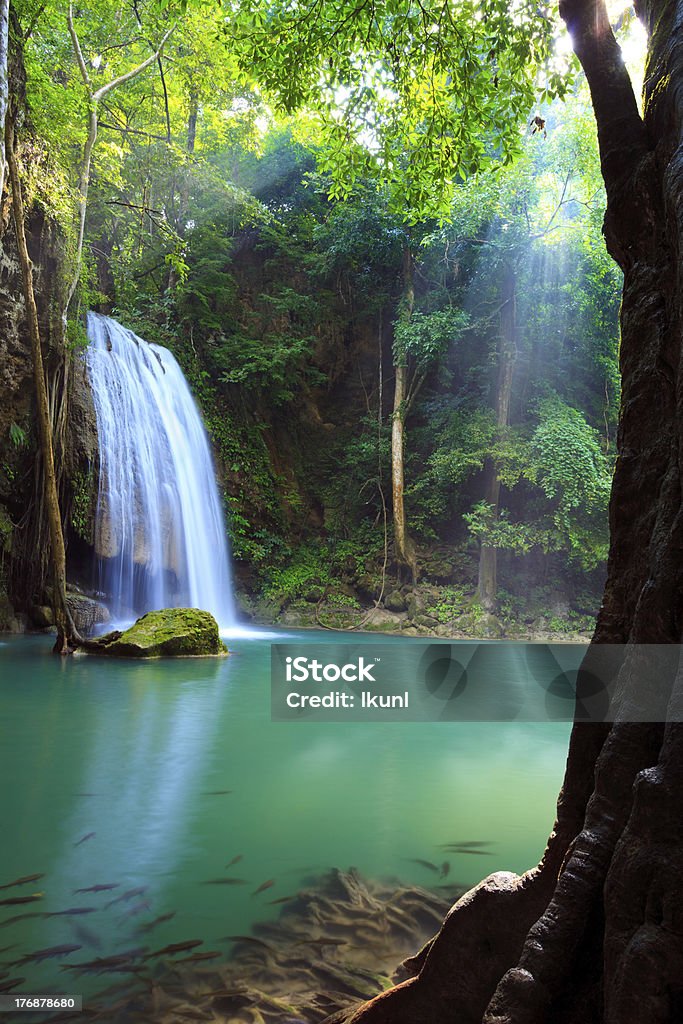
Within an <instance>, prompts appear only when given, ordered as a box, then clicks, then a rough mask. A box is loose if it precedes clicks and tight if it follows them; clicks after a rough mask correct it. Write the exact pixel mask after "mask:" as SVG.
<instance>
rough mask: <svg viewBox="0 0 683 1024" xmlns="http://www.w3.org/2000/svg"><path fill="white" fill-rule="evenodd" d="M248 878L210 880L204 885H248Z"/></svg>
mask: <svg viewBox="0 0 683 1024" xmlns="http://www.w3.org/2000/svg"><path fill="white" fill-rule="evenodd" d="M248 884H249V883H248V882H247V880H246V878H208V879H207V880H206V881H205V882H202V885H248Z"/></svg>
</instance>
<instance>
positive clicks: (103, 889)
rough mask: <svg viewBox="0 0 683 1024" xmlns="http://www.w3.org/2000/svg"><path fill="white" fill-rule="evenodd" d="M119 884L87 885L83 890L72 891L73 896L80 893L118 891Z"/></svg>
mask: <svg viewBox="0 0 683 1024" xmlns="http://www.w3.org/2000/svg"><path fill="white" fill-rule="evenodd" d="M120 885H121V883H120V882H106V883H104V884H102V885H88V886H87V887H86V888H85V889H74V890H73V894H74V896H77V895H78V893H81V892H109V891H110V890H111V889H118V888H119V886H120Z"/></svg>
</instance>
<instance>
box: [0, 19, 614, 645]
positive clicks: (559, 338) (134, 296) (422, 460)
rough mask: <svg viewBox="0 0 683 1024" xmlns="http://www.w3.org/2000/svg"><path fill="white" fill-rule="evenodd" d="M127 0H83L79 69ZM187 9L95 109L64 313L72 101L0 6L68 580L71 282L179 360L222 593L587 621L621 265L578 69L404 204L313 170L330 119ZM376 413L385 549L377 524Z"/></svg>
mask: <svg viewBox="0 0 683 1024" xmlns="http://www.w3.org/2000/svg"><path fill="white" fill-rule="evenodd" d="M155 11H156V9H155V8H151V9H149V10H147V9H145V8H144V6H143V5H140V6H135V5H133V7H132V8H131V9H130V10H129V11H128V13H127V15H126V17H127V20H125V19H124V21H123V22H121V21H116V22H114V21H113V20H112V19H113V18H114V14H113V12H112V10H111V9H110V8H109V6H108V5H104V4H103V5H101V7H100V8H98V9H95V8H93V9H89V11H88V12H86V11H82V12H80V15H79V18H80V20H78V21H77V30H78V32H79V33H80V38H81V43H82V45H83V47H84V52H85V53H86V54H87V55H88V61H89V65H90V69H91V74H92V75H93V78H95V77H96V76H102V77H103V78H104V79H105V80H106V79H107V78H111V77H112V76H114V75H116V74H120V73H121V72H122V71H125V70H126V69H127V68H128V67H130V66H133V65H135V64H136V62H137V63H139V61H140V59H142V58H143V57H146V56H147V55H148V54H149V53H150V52H151V50H152V49H153V48H152V44H151V41H150V40H151V39H152V38H157V39H158V37H159V33H160V31H161V29H160V28H159V23H158V22H159V15H158V13H155ZM207 17H208V15H207V11H203V12H196V13H195V14H194V15H192V14H188V15H187V17H186V20H185V22H184V24H183V30H182V33H178V34H177V36H176V37H173V36H172V37H171V39H170V40H169V42H168V43H167V44H166V45H165V48H164V51H163V58H159V59H158V60H157V62H156V64H153V65H152V66H151V67H150V69H149V70H147V71H146V72H145V73H144V74H141V75H139V76H138V77H136V78H135V79H133V80H132V81H131V82H129V83H127V84H125V85H124V86H122V87H120V88H119V89H116V90H115V91H113V92H112V93H111V94H109V96H108V97H107V99H106V104H104V106H103V107H102V109H101V110H100V111H99V121H100V123H99V134H98V138H97V142H96V145H95V147H94V149H93V164H92V171H91V178H90V183H89V185H90V188H89V196H88V211H87V220H86V236H85V246H84V256H85V260H84V267H83V271H82V273H81V277H80V282H79V288H78V291H77V293H76V300H75V302H73V303H72V304H71V306H70V308H69V316H68V322H67V330H66V335H65V337H61V336H60V335H61V332H60V325H59V323H58V322H57V318H56V316H55V310H56V308H57V307H58V306H59V302H58V301H57V300H56V299H55V297H54V296H55V294H56V293H57V292H59V288H60V287H61V288H62V290H64V289H65V288H66V287H67V286H66V285H65V284H64V283H63V282H62V284H61V285H60V283H59V282H60V280H61V279H64V280H66V279H68V278H69V268H70V266H71V264H72V263H73V260H74V252H75V247H76V242H77V238H76V231H75V227H74V223H73V207H74V182H75V171H76V169H77V168H78V166H80V162H81V159H82V147H83V146H84V145H85V144H86V140H87V117H86V116H85V113H86V107H87V104H86V103H85V102H84V97H83V93H82V88H80V83H79V80H78V74H77V68H76V66H75V59H74V53H73V49H72V43H71V40H70V38H69V34H68V32H67V30H66V25H65V21H64V18H63V16H62V15H61V13H60V12H57V11H51V10H50V9H49V8H47V9H46V8H45V7H44V6H43V7H37V6H36V7H35V9H34V7H33V6H32V5H31V4H30V3H27V4H20V5H19V6H18V7H17V17H16V18H15V20H14V22H13V27H12V33H13V39H14V46H15V54H16V57H15V62H16V66H17V68H19V65H20V64H21V63H22V61H23V63H24V64H25V66H26V80H25V82H24V81H23V74H22V72H21V70H16V71H15V73H16V74H18V76H19V78H21V79H22V82H21V85H20V88H19V91H20V92H22V93H25V131H24V142H23V154H22V155H23V158H24V160H23V162H24V166H25V169H26V175H27V178H26V183H27V189H28V194H29V199H30V207H31V211H32V213H31V239H32V244H33V248H34V262H35V263H36V264H37V265H38V266H39V267H40V268H42V269H43V272H44V273H45V281H46V282H47V281H48V280H49V281H50V282H51V283H50V287H49V288H48V287H46V288H44V289H43V293H42V297H43V309H42V313H43V319H44V321H45V328H46V329H45V333H46V336H47V337H48V338H50V337H52V338H53V339H54V351H53V370H55V371H56V372H55V376H54V380H55V381H56V383H55V384H54V389H55V394H54V395H53V397H54V405H55V408H57V407H59V406H60V396H59V394H58V392H60V390H63V391H64V394H65V395H68V402H69V403H70V404H69V413H68V415H67V413H66V412H65V413H64V416H63V423H62V430H61V433H60V431H59V430H58V435H59V437H60V438H61V441H60V442H59V443H60V444H61V448H62V456H63V457H62V458H61V459H58V461H59V463H60V465H61V467H62V491H63V509H64V511H65V516H66V520H67V523H66V526H67V533H68V557H69V564H70V578H71V580H72V582H73V583H75V584H78V585H80V587H81V588H83V589H86V590H87V589H88V588H92V587H94V586H96V578H95V576H94V574H93V568H92V567H93V555H94V548H96V540H95V537H94V532H93V524H94V509H95V503H96V497H97V450H96V438H95V437H94V426H93V423H92V410H91V409H89V407H88V398H87V387H86V386H85V384H84V380H85V378H84V369H83V361H82V356H81V355H80V351H81V350H82V348H83V347H84V345H85V344H86V338H85V335H84V328H83V318H84V313H85V311H86V310H87V309H88V308H92V309H96V310H100V311H102V312H107V313H111V315H114V316H116V317H117V318H118V319H120V321H121V322H122V323H123V324H125V325H126V326H128V327H131V328H132V329H133V330H135V331H136V332H138V333H139V334H140V335H141V336H142V337H144V338H145V339H147V340H148V341H152V342H158V343H160V344H163V345H166V346H167V347H169V348H170V349H172V350H173V352H174V354H175V355H176V356H177V358H178V359H179V361H180V362H181V365H182V367H183V369H184V371H185V373H186V375H187V377H188V379H189V381H190V383H191V386H192V389H193V391H194V394H195V396H196V398H197V401H198V402H199V404H200V406H201V409H202V412H203V415H204V419H205V423H206V425H207V429H208V431H209V434H210V437H211V440H212V443H213V448H214V452H215V456H216V462H217V469H218V474H219V479H220V482H221V486H222V491H223V495H224V502H225V509H226V518H227V521H228V525H229V531H230V535H231V539H232V547H233V555H234V558H235V561H236V567H237V578H238V585H239V589H240V596H241V602H242V606H243V608H244V610H245V612H246V613H247V614H248V615H250V616H254V617H256V618H257V619H259V620H262V621H280V622H283V623H287V624H299V623H302V624H310V625H313V624H323V625H332V626H353V625H357V624H359V623H362V624H364V625H365V626H366V627H369V628H375V629H389V630H394V629H403V630H406V631H408V632H426V633H430V632H434V633H437V634H441V635H451V634H454V633H455V634H457V633H464V634H472V635H485V636H486V635H488V636H496V635H507V636H516V635H537V634H540V633H544V634H545V633H550V634H553V633H555V634H577V633H585V632H588V631H590V628H591V624H592V620H593V616H594V615H595V613H596V611H597V605H598V603H599V599H600V593H601V588H602V584H603V581H604V571H605V560H606V554H607V543H608V537H607V502H608V496H609V486H610V479H611V472H612V467H613V457H614V453H615V434H616V424H617V417H618V407H619V376H618V362H617V360H618V356H617V349H618V328H617V318H618V302H619V292H620V287H621V277H620V273H619V271H618V269H617V268H616V267H615V266H614V264H613V263H612V262H611V261H610V259H609V257H608V256H607V254H606V252H605V249H604V243H603V240H602V237H601V218H602V210H603V208H604V193H603V190H602V185H601V181H600V177H599V164H598V158H597V152H596V146H595V141H594V137H593V136H594V129H593V127H592V122H591V117H592V115H591V113H590V111H589V107H588V104H587V99H586V95H585V86H584V85H583V83H582V82H581V80H579V79H577V80H576V81H575V82H574V84H573V86H572V88H571V89H570V91H569V92H568V93H567V94H566V95H565V97H564V99H563V100H562V101H560V100H555V101H554V103H550V101H549V100H548V101H546V102H545V104H542V105H541V106H539V107H538V113H537V114H535V115H534V117H533V118H532V120H531V122H530V123H526V124H525V127H524V128H522V129H520V130H519V137H520V145H519V150H520V151H519V154H518V156H517V158H516V160H515V161H514V162H513V163H511V164H510V165H509V166H508V167H506V168H503V169H502V170H500V169H496V172H495V173H494V172H493V171H490V172H487V171H483V172H482V173H479V174H476V175H475V174H472V175H469V176H466V175H463V176H461V178H460V180H459V181H458V182H457V183H456V187H455V188H454V189H453V192H452V196H451V197H450V199H449V210H448V213H447V218H446V217H445V216H444V213H443V211H439V215H438V216H435V217H434V218H432V219H425V218H424V216H422V217H418V216H411V211H410V209H409V208H408V207H407V206H406V202H405V201H404V199H403V197H401V195H400V194H397V192H396V190H395V189H394V190H392V188H391V186H390V185H386V184H382V183H378V182H377V180H375V179H373V176H372V174H371V171H370V170H369V169H368V168H366V167H364V166H361V167H359V168H358V172H357V175H356V177H355V178H354V180H353V181H352V182H351V183H350V184H349V186H348V188H347V189H345V190H340V187H339V182H338V180H336V179H335V177H334V175H333V174H332V173H331V171H330V166H331V162H332V161H333V160H334V152H333V150H332V149H331V148H330V144H329V141H328V140H327V139H326V138H325V137H324V136H322V135H321V133H320V132H319V131H318V130H317V128H316V126H315V124H313V123H312V121H311V119H310V118H308V117H307V116H304V115H299V116H297V117H294V116H285V115H283V114H279V115H277V116H276V115H274V114H273V112H272V110H271V109H270V108H269V107H268V106H267V104H266V103H265V101H264V98H263V96H262V95H261V94H260V93H259V92H257V91H256V90H255V89H253V87H250V86H248V85H247V84H245V82H244V80H243V76H241V75H240V74H239V73H238V71H237V70H236V68H234V67H231V66H230V63H229V61H228V60H226V57H225V50H224V49H222V48H221V47H222V44H221V40H220V32H219V28H218V26H215V28H216V34H215V38H214V37H213V36H212V34H211V31H210V29H211V26H210V25H209V26H208V27H207V24H206V18H207ZM214 17H215V13H214ZM155 19H156V20H155ZM23 116H24V115H23V114H22V117H23ZM9 269H10V270H11V268H9ZM6 276H7V275H6ZM10 276H11V275H10ZM6 285H7V281H6ZM5 291H8V289H7V287H6V288H5ZM10 293H11V289H10ZM7 315H8V316H9V315H10V313H9V312H8V313H7ZM15 319H16V316H15ZM15 333H16V332H15ZM20 348H21V345H20V342H19V341H17V346H16V353H15V356H16V358H17V359H20V358H21V357H20V351H19V350H20ZM72 357H75V358H72ZM67 365H70V366H71V370H70V372H68V373H67V372H64V370H63V369H60V368H63V367H65V366H67ZM397 370H398V372H397ZM16 378H17V373H16V372H15V373H14V380H15V382H16ZM399 379H400V380H401V386H402V389H403V390H402V392H401V394H400V395H397V382H398V381H399ZM9 392H10V393H8V402H7V403H6V405H5V408H4V410H3V413H2V421H1V422H0V428H1V435H2V436H1V438H0V446H1V448H2V451H1V452H0V455H1V459H0V502H2V509H1V510H0V515H1V522H2V531H3V533H2V537H3V555H2V559H3V587H4V590H5V599H4V601H5V603H4V616H5V620H6V621H10V620H12V619H13V618H14V619H15V620H16V612H17V610H19V611H20V612H28V614H29V617H31V616H33V618H34V619H36V618H38V619H39V618H40V613H39V612H38V613H36V611H35V609H36V608H38V609H39V608H40V607H41V606H44V605H45V604H47V603H49V602H48V601H47V600H46V597H45V593H44V589H45V580H46V568H45V567H44V566H42V567H40V566H39V567H36V566H35V564H33V562H32V557H31V552H35V550H36V548H35V543H34V542H35V530H36V528H37V527H36V525H35V523H34V522H33V521H31V517H28V518H27V515H26V511H25V510H26V508H27V507H29V506H30V505H31V494H32V493H35V488H36V487H37V484H36V479H35V474H34V471H33V466H34V450H35V436H34V428H33V425H32V422H31V411H30V403H29V402H28V401H27V400H26V398H25V396H24V397H22V398H17V397H16V396H13V395H12V394H11V389H9ZM5 393H7V389H5ZM65 401H66V399H65ZM57 419H59V417H57ZM397 420H398V421H400V424H401V427H402V429H403V430H404V439H403V445H402V447H403V457H404V467H403V468H404V477H405V483H404V498H405V521H406V531H407V540H408V543H409V546H410V547H409V550H410V552H411V555H410V557H409V558H408V559H406V558H405V557H401V553H400V552H399V551H398V550H397V545H396V539H395V518H396V515H395V503H396V492H395V490H394V491H393V492H392V437H391V435H392V427H393V426H394V425H395V423H396V421H397ZM27 560H28V562H30V563H31V566H30V571H27ZM33 561H35V558H34V559H33ZM378 602H379V604H380V606H381V607H380V608H379V609H378V610H377V611H375V612H374V614H373V615H372V617H371V618H370V619H368V617H367V614H366V612H367V609H369V608H372V607H373V605H374V604H376V603H378ZM36 624H40V623H39V622H37V623H36Z"/></svg>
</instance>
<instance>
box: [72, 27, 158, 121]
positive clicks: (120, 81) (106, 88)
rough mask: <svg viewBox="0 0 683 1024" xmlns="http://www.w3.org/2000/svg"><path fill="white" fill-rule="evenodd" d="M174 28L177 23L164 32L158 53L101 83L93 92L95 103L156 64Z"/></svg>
mask: <svg viewBox="0 0 683 1024" xmlns="http://www.w3.org/2000/svg"><path fill="white" fill-rule="evenodd" d="M174 29H175V25H171V27H170V28H169V29H168V31H167V32H166V33H165V34H164V37H163V39H162V40H161V42H160V43H159V46H158V48H157V51H156V53H153V54H151V56H149V57H148V58H147V59H146V60H143V62H142V64H138V65H137V67H135V68H133V69H132V70H131V71H126V72H125V74H123V75H119V77H118V78H113V79H112V80H111V82H105V84H104V85H101V86H100V88H99V89H97V90H96V91H95V92H94V93H93V94H92V98H93V100H94V101H95V103H99V102H100V100H101V99H103V98H104V97H105V96H106V95H107V93H110V92H111V91H112V89H117V88H118V87H119V86H120V85H125V83H126V82H130V81H131V79H133V78H136V77H137V76H138V75H139V74H140V73H141V72H143V71H146V70H147V68H148V67H149V66H150V64H154V62H155V61H156V60H157V58H158V57H160V56H161V53H162V51H163V49H164V46H165V45H166V42H167V40H168V37H169V36H170V35H171V33H172V32H173V30H174Z"/></svg>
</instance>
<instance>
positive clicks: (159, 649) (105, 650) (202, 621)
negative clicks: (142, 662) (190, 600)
mask: <svg viewBox="0 0 683 1024" xmlns="http://www.w3.org/2000/svg"><path fill="white" fill-rule="evenodd" d="M87 650H88V651H90V652H92V653H95V654H107V655H110V656H112V657H116V658H169V657H198V656H207V655H217V654H227V653H228V649H227V647H226V646H225V644H224V643H223V641H222V640H221V638H220V635H219V633H218V623H217V622H216V620H215V619H214V617H213V615H211V613H210V612H204V611H201V610H200V609H199V608H162V609H161V610H160V611H155V612H147V614H146V615H143V616H142V618H140V619H138V620H137V622H136V623H134V624H133V625H132V626H131V627H130V628H129V629H126V630H125V631H124V632H122V633H121V632H118V631H116V632H113V633H106V634H105V635H104V636H102V637H100V638H99V640H93V641H89V643H88V644H87Z"/></svg>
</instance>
